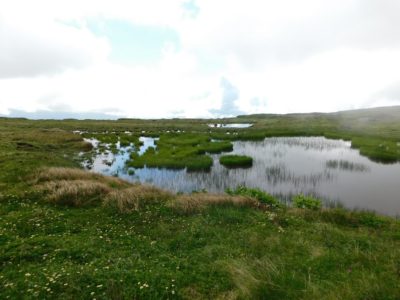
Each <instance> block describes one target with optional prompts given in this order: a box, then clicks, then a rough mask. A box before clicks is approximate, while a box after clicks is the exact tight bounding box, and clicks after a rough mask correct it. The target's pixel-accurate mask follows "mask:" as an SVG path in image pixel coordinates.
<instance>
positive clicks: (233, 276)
mask: <svg viewBox="0 0 400 300" xmlns="http://www.w3.org/2000/svg"><path fill="white" fill-rule="evenodd" d="M399 112H400V109H398V108H391V109H377V110H373V111H353V112H343V113H338V114H307V115H285V116H277V115H253V116H240V117H238V118H234V119H222V120H178V119H176V120H134V119H123V120H117V121H100V120H83V121H78V120H63V121H55V120H38V121H32V120H26V119H7V118H2V119H0V171H1V172H0V287H1V288H0V298H2V299H7V298H9V299H14V298H27V299H29V298H39V299H53V298H67V299H399V298H400V284H399V283H400V250H399V249H400V247H399V246H400V223H399V221H398V220H396V219H394V218H389V217H385V216H380V215H377V214H375V213H372V212H366V211H350V210H346V209H343V208H321V207H320V204H319V202H318V199H313V198H309V197H306V196H303V195H298V196H297V198H296V200H295V201H294V205H293V206H286V205H283V204H281V203H280V202H279V201H278V200H279V199H275V198H274V197H272V196H270V195H269V194H268V193H266V192H265V191H260V190H258V189H249V188H246V187H238V188H236V189H232V190H228V191H227V193H225V194H218V195H216V194H210V193H207V192H203V191H200V192H195V193H192V194H184V195H181V194H175V193H171V192H168V191H164V190H161V189H159V188H156V187H152V186H147V185H139V184H131V183H128V182H125V181H123V180H120V179H118V178H114V177H106V176H103V175H99V174H94V173H89V172H87V171H84V170H82V169H81V162H82V159H83V157H85V156H90V155H91V152H92V151H93V150H92V146H91V144H88V143H86V142H84V141H83V139H82V135H79V134H74V133H73V131H75V130H79V131H82V132H85V133H84V136H85V137H91V136H93V135H95V134H96V136H97V137H98V138H99V139H103V141H108V140H110V141H115V139H116V137H117V136H118V137H119V138H120V141H121V137H122V140H123V141H124V143H134V144H136V145H140V141H139V140H138V138H139V136H140V135H142V134H144V133H145V134H146V135H147V136H157V137H160V140H159V142H158V145H157V146H158V147H159V151H158V152H155V151H154V152H153V153H152V152H151V151H150V152H149V154H146V155H143V156H142V157H143V158H141V159H140V160H134V159H133V160H132V163H135V164H146V165H147V164H151V163H154V166H157V167H163V166H167V167H171V168H175V167H179V168H186V167H187V168H189V166H194V168H197V167H198V168H200V169H201V168H203V167H205V168H206V167H207V157H208V155H209V154H208V153H219V152H224V151H229V148H230V147H231V144H230V141H233V140H259V139H263V138H264V137H267V136H326V137H330V138H342V139H346V140H350V141H352V147H356V148H357V149H359V150H360V152H361V153H362V154H363V155H365V156H367V157H369V158H370V159H373V160H379V161H382V162H385V163H393V162H396V161H398V160H399V159H400V151H399V146H398V145H399V144H398V143H399V141H400V117H399V115H400V114H399ZM209 122H211V123H229V122H232V123H238V122H243V123H252V124H254V125H253V126H252V127H251V128H247V129H232V128H209V127H208V126H207V123H209ZM126 131H129V132H131V133H132V134H131V135H126V134H125V132H126ZM228 133H229V134H228ZM211 139H213V140H217V141H218V142H217V143H216V144H217V145H216V146H215V145H214V143H210V141H211ZM171 149H173V150H171ZM80 153H81V154H80ZM82 153H83V155H82ZM157 153H159V154H158V155H157ZM176 161H179V164H180V165H178V166H176V165H175V164H176ZM193 161H194V162H195V163H193V164H192V162H193ZM170 164H171V165H170ZM341 165H343V166H345V167H350V166H348V165H345V164H344V163H341V162H332V163H331V167H340V166H341ZM378 200H379V199H377V201H378Z"/></svg>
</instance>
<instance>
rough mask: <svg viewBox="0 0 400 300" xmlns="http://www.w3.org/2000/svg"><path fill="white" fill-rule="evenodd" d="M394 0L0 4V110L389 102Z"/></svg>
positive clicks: (120, 113) (323, 108) (307, 107)
mask: <svg viewBox="0 0 400 300" xmlns="http://www.w3.org/2000/svg"><path fill="white" fill-rule="evenodd" d="M399 14H400V1H398V0H302V1H299V0H279V1H276V0H274V1H272V0H246V1H240V0H238V1H228V0H218V1H212V0H168V1H166V0H146V1H142V0H113V1H105V0H79V1H78V0H68V1H64V0H35V1H29V0H25V1H23V0H13V1H9V0H0V115H3V116H12V117H30V118H74V117H75V118H101V119H105V118H119V117H131V118H172V117H184V118H198V117H200V118H210V117H228V116H235V115H240V114H251V113H294V112H296V113H299V112H333V111H338V110H347V109H358V108H369V107H378V106H391V105H400V71H399V70H400V18H399Z"/></svg>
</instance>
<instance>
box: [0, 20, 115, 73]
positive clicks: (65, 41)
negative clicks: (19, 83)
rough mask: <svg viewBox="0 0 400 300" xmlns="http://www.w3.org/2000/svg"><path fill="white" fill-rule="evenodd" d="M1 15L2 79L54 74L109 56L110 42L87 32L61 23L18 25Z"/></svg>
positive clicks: (0, 50)
mask: <svg viewBox="0 0 400 300" xmlns="http://www.w3.org/2000/svg"><path fill="white" fill-rule="evenodd" d="M1 16H2V15H0V44H1V48H0V79H1V78H14V77H32V76H38V75H52V74H56V73H60V72H63V71H64V70H66V69H69V68H83V67H86V66H88V65H90V64H93V63H95V62H96V61H97V60H99V59H105V58H106V57H107V55H108V52H109V46H108V44H107V41H105V40H104V39H101V38H97V37H95V36H94V35H93V34H92V33H91V32H89V31H88V30H87V29H78V28H74V27H71V26H66V25H63V24H61V23H57V22H35V23H24V22H19V23H16V22H15V21H16V20H11V18H10V17H7V18H4V17H3V18H1ZM3 16H4V15H3Z"/></svg>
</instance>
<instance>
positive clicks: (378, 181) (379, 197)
mask: <svg viewBox="0 0 400 300" xmlns="http://www.w3.org/2000/svg"><path fill="white" fill-rule="evenodd" d="M142 141H143V143H144V144H143V146H142V147H140V149H133V148H132V147H131V148H129V149H121V147H119V148H118V149H119V152H118V154H115V155H114V154H113V153H112V152H111V151H110V152H108V154H99V155H98V157H96V158H95V160H94V163H93V170H94V171H95V172H101V173H104V174H108V175H112V174H115V173H117V174H118V176H119V177H122V178H124V179H127V180H130V181H135V182H136V181H140V182H147V183H152V184H154V185H156V186H159V187H162V188H166V189H169V190H172V191H175V192H191V191H194V190H202V189H206V190H207V191H210V192H223V191H224V190H225V189H226V188H228V187H236V186H238V185H246V186H249V187H258V188H261V189H263V190H265V191H268V192H269V193H271V194H274V195H276V196H278V197H279V198H280V199H283V200H289V199H290V198H291V196H292V195H296V194H299V193H304V194H311V195H315V196H317V197H320V198H323V199H324V200H325V202H326V204H328V205H330V206H331V205H335V203H337V202H338V201H339V202H341V203H343V205H345V206H347V207H350V208H360V209H372V210H376V211H378V212H381V213H385V214H389V215H397V214H400V198H399V196H398V195H399V194H400V185H399V182H398V178H400V164H393V165H383V164H378V163H375V162H372V161H370V160H369V159H368V158H366V157H362V156H360V154H359V152H358V150H355V149H351V144H350V142H346V141H342V140H328V139H326V138H323V137H295V138H287V137H285V138H267V139H265V140H264V141H261V142H243V141H238V142H234V143H233V144H234V149H233V152H232V153H235V154H245V155H249V156H251V157H253V160H254V163H253V167H252V168H249V169H227V168H225V167H223V166H221V165H220V164H219V161H218V158H219V155H211V156H212V157H213V159H214V165H213V167H212V169H211V171H210V172H186V171H185V170H165V169H154V168H143V169H135V170H134V174H133V175H129V174H132V172H128V170H126V169H125V168H124V165H125V161H126V160H127V159H128V158H129V153H130V151H139V153H143V152H144V151H145V149H147V148H148V147H156V145H155V143H154V139H152V138H143V139H142ZM104 155H106V157H104ZM104 160H106V161H113V162H112V164H111V165H110V166H108V165H107V164H104V163H103V161H104Z"/></svg>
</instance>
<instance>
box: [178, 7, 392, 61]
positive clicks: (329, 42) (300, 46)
mask: <svg viewBox="0 0 400 300" xmlns="http://www.w3.org/2000/svg"><path fill="white" fill-rule="evenodd" d="M197 4H198V6H199V7H200V13H199V15H198V17H197V18H195V19H193V20H191V21H190V22H187V23H185V24H184V26H182V28H180V29H181V35H182V43H185V44H186V46H187V47H189V48H193V49H194V50H195V51H200V52H204V53H206V54H208V55H214V56H215V55H218V56H219V57H220V59H226V58H229V57H234V58H236V59H237V60H238V61H239V62H240V63H241V64H243V65H245V66H246V67H248V68H262V67H263V66H264V65H265V64H270V63H291V62H297V61H301V60H304V59H307V58H309V57H311V56H313V55H315V54H317V53H320V52H324V51H332V50H334V49H340V48H345V47H348V48H358V49H364V50H365V49H367V50H372V49H382V48H386V47H392V46H399V45H400V40H399V39H398V36H399V35H400V18H398V14H397V12H398V11H399V10H400V2H399V1H397V0H384V1H379V0H339V1H338V0H326V1H323V2H322V1H318V0H304V1H297V0H282V1H262V2H261V1H258V0H249V1H246V2H241V1H235V2H233V1H227V0H221V1H217V2H216V1H211V0H198V2H197Z"/></svg>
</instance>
